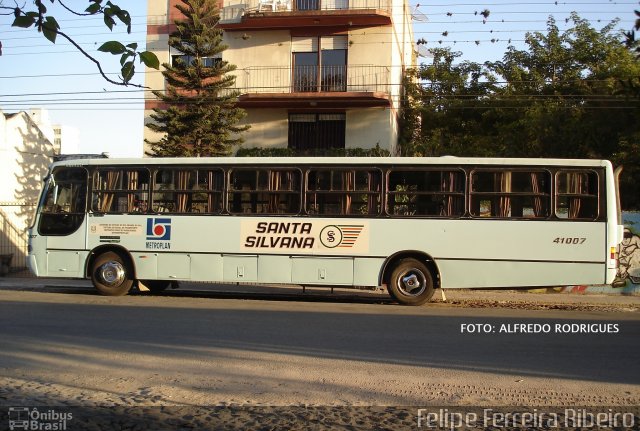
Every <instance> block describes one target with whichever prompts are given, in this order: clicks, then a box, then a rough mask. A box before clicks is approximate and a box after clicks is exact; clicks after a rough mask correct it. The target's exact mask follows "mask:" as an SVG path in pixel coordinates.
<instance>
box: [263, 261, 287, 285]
mask: <svg viewBox="0 0 640 431" xmlns="http://www.w3.org/2000/svg"><path fill="white" fill-rule="evenodd" d="M258 279H259V280H260V283H291V257H289V256H273V255H259V256H258Z"/></svg>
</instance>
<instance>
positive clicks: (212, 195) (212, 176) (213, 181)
mask: <svg viewBox="0 0 640 431" xmlns="http://www.w3.org/2000/svg"><path fill="white" fill-rule="evenodd" d="M216 173H217V172H214V171H209V173H208V181H207V184H209V193H208V198H207V211H208V212H216V211H218V205H217V202H218V193H216V191H218V190H222V176H220V175H216Z"/></svg>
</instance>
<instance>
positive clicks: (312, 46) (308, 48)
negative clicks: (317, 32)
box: [291, 37, 318, 52]
mask: <svg viewBox="0 0 640 431" xmlns="http://www.w3.org/2000/svg"><path fill="white" fill-rule="evenodd" d="M291 51H293V52H318V38H317V37H292V38H291Z"/></svg>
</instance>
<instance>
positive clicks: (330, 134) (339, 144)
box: [289, 114, 346, 151]
mask: <svg viewBox="0 0 640 431" xmlns="http://www.w3.org/2000/svg"><path fill="white" fill-rule="evenodd" d="M345 132H346V116H345V114H290V115H289V148H293V149H295V150H300V151H313V150H329V149H332V148H344V147H345Z"/></svg>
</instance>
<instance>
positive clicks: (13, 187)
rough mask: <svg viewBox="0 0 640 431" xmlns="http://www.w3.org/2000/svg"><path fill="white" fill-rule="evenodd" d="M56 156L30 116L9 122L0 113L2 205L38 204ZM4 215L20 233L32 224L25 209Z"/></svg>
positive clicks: (7, 209) (14, 208) (9, 210)
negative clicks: (43, 185)
mask: <svg viewBox="0 0 640 431" xmlns="http://www.w3.org/2000/svg"><path fill="white" fill-rule="evenodd" d="M53 154H54V149H53V144H52V143H51V142H50V141H49V140H48V139H47V138H46V137H45V136H44V134H43V133H42V131H41V130H40V129H39V128H38V126H37V125H36V124H35V123H34V122H33V121H32V120H31V119H30V118H29V115H28V114H27V113H25V112H19V113H17V114H14V115H11V116H10V117H9V118H6V116H5V114H4V113H3V112H2V111H0V202H3V203H36V202H37V200H38V195H39V194H40V189H41V187H42V178H43V177H44V176H45V175H46V173H47V168H48V166H49V164H50V163H51V162H52V160H53ZM3 212H4V213H5V214H6V215H7V216H8V219H9V222H10V223H11V224H12V225H13V226H15V227H16V228H17V229H26V228H27V227H28V226H29V224H30V222H31V216H32V214H31V212H28V213H26V212H25V211H24V208H23V207H20V206H9V207H4V208H3Z"/></svg>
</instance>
